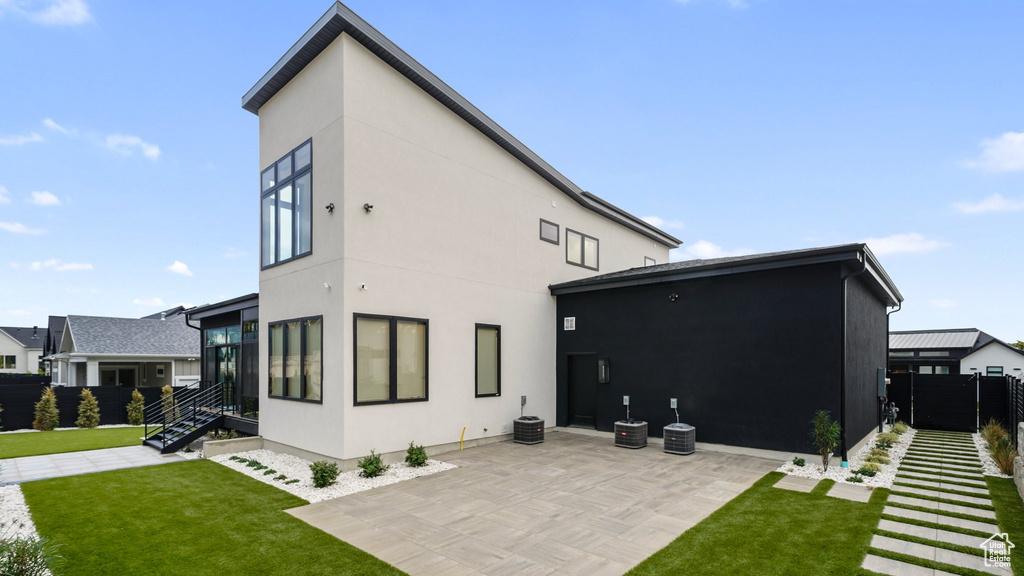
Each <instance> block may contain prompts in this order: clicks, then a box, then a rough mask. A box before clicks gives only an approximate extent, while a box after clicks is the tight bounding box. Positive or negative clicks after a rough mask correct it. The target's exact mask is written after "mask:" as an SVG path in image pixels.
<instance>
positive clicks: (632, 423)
mask: <svg viewBox="0 0 1024 576" xmlns="http://www.w3.org/2000/svg"><path fill="white" fill-rule="evenodd" d="M615 445H616V446H618V447H619V448H643V447H644V446H647V422H644V421H642V420H633V419H632V418H630V419H629V420H619V421H618V422H616V423H615Z"/></svg>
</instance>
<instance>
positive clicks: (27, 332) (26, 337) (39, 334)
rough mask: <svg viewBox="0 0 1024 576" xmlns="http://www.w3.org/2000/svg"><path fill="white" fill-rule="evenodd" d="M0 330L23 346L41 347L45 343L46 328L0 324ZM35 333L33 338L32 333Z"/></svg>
mask: <svg viewBox="0 0 1024 576" xmlns="http://www.w3.org/2000/svg"><path fill="white" fill-rule="evenodd" d="M0 331H3V333H4V334H7V335H8V336H10V337H11V338H14V339H15V340H17V341H18V342H20V343H21V345H22V346H24V347H25V348H40V349H41V348H42V347H43V344H45V343H46V328H43V329H42V330H39V329H38V328H20V327H16V326H0ZM33 334H35V336H36V337H35V338H33V337H32V335H33Z"/></svg>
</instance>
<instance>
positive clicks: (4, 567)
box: [0, 537, 61, 576]
mask: <svg viewBox="0 0 1024 576" xmlns="http://www.w3.org/2000/svg"><path fill="white" fill-rule="evenodd" d="M58 560H61V557H60V556H58V555H57V553H56V550H55V547H53V546H50V545H49V541H48V540H47V539H46V538H35V537H21V538H12V539H7V538H2V539H0V574H3V575H4V576H8V575H10V576H42V575H44V574H50V573H52V571H53V568H54V565H55V564H56V562H57V561H58Z"/></svg>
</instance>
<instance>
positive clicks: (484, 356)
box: [476, 324, 501, 398]
mask: <svg viewBox="0 0 1024 576" xmlns="http://www.w3.org/2000/svg"><path fill="white" fill-rule="evenodd" d="M476 396H477V398H479V397H481V396H501V327H500V326H491V325H488V324H477V325H476Z"/></svg>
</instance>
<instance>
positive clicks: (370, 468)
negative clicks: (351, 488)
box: [357, 450, 391, 478]
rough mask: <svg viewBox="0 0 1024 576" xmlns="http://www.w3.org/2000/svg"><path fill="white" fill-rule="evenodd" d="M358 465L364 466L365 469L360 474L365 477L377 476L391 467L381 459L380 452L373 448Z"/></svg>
mask: <svg viewBox="0 0 1024 576" xmlns="http://www.w3.org/2000/svg"><path fill="white" fill-rule="evenodd" d="M357 466H359V467H360V468H362V470H363V471H362V472H360V473H359V475H360V476H362V477H363V478H376V477H377V476H380V475H381V474H383V473H385V472H387V471H388V469H389V468H391V466H388V465H387V464H385V463H384V461H383V460H381V457H380V454H377V453H375V452H374V451H373V450H370V455H369V456H367V457H365V458H363V459H362V460H360V461H359V463H358V464H357Z"/></svg>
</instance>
